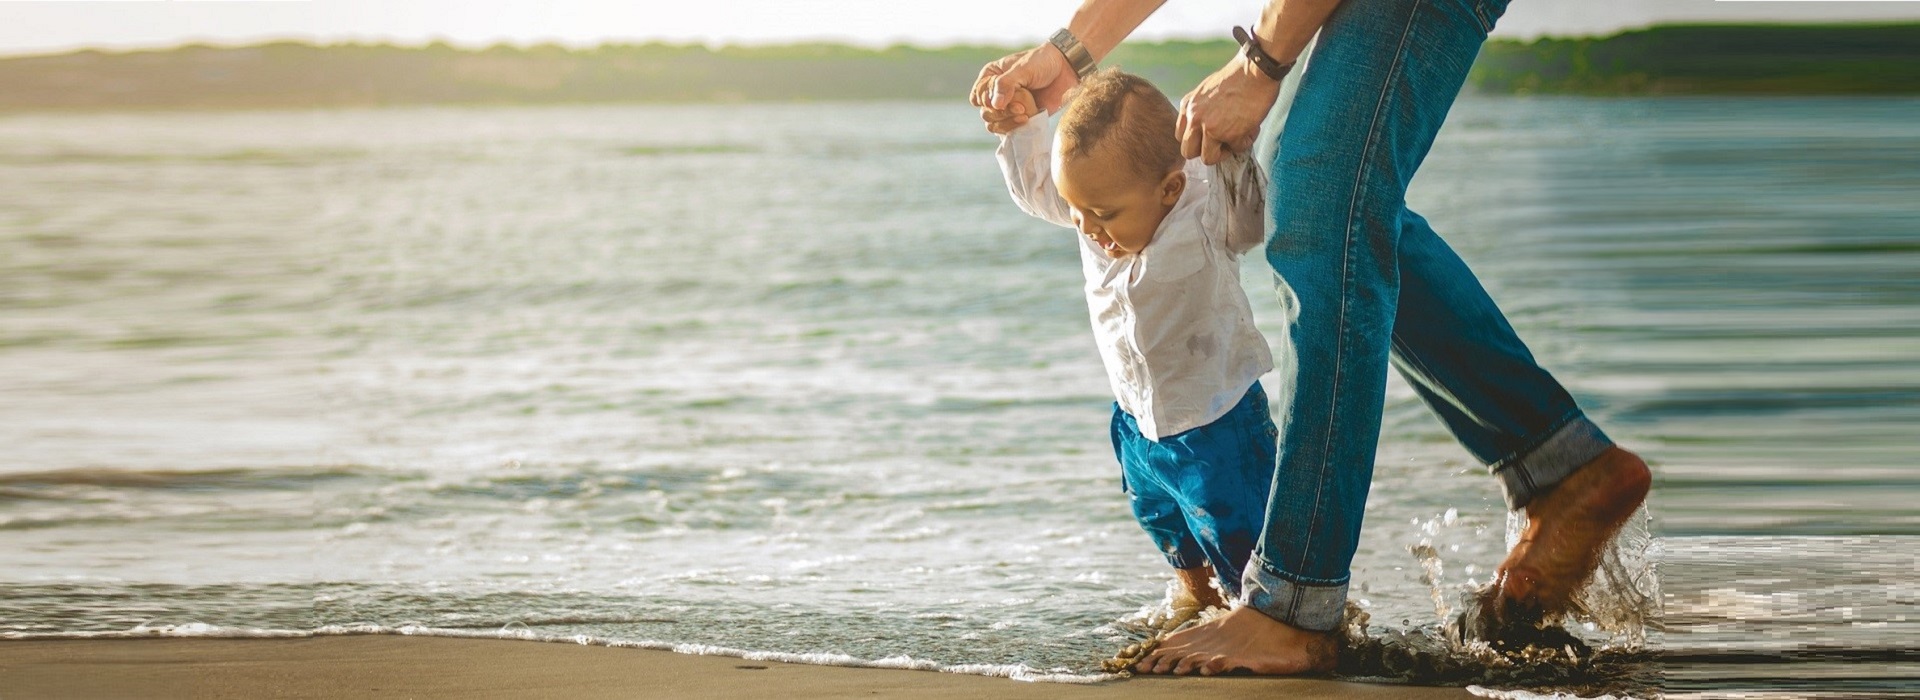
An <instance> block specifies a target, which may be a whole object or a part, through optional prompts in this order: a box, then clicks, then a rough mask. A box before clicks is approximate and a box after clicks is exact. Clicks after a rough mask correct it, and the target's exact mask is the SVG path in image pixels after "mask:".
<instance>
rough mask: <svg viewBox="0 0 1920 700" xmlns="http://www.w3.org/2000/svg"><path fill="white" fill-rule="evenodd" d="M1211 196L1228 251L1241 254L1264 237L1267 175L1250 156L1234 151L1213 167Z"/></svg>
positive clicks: (1260, 241) (1265, 232) (1256, 245)
mask: <svg viewBox="0 0 1920 700" xmlns="http://www.w3.org/2000/svg"><path fill="white" fill-rule="evenodd" d="M1212 196H1213V200H1214V201H1213V202H1212V203H1211V206H1210V208H1211V209H1213V211H1214V212H1216V214H1217V215H1219V218H1220V219H1224V221H1221V222H1220V225H1222V226H1223V227H1224V228H1225V229H1226V234H1227V235H1226V238H1225V240H1226V244H1227V249H1228V250H1231V251H1233V253H1234V254H1235V255H1244V254H1246V252H1247V251H1250V250H1253V249H1254V248H1256V247H1259V245H1260V244H1261V243H1262V242H1264V241H1265V240H1266V239H1267V176H1266V174H1265V173H1263V172H1261V171H1260V164H1258V163H1255V162H1253V157H1252V156H1249V155H1247V154H1245V153H1234V154H1232V155H1230V156H1228V157H1227V159H1226V160H1223V161H1220V164H1218V165H1215V166H1213V192H1212Z"/></svg>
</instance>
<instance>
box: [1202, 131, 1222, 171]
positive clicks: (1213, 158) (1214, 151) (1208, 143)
mask: <svg viewBox="0 0 1920 700" xmlns="http://www.w3.org/2000/svg"><path fill="white" fill-rule="evenodd" d="M1220 145H1221V144H1220V142H1219V141H1217V140H1215V139H1214V138H1213V137H1211V136H1204V137H1201V139H1200V162H1203V163H1206V164H1207V165H1213V164H1215V163H1218V162H1220V155H1221V154H1220Z"/></svg>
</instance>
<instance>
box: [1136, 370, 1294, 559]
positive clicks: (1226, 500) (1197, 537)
mask: <svg viewBox="0 0 1920 700" xmlns="http://www.w3.org/2000/svg"><path fill="white" fill-rule="evenodd" d="M1112 432H1113V455H1114V457H1116V458H1118V459H1119V460H1120V478H1121V482H1120V483H1121V488H1123V489H1125V490H1126V492H1127V494H1128V495H1129V496H1130V497H1131V499H1132V501H1133V516H1134V518H1136V519H1138V520H1139V521H1140V527H1141V529H1144V530H1146V531H1147V535H1148V536H1149V537H1152V538H1153V544H1154V546H1155V547H1157V548H1159V550H1160V552H1161V553H1162V554H1165V555H1166V557H1167V563H1168V564H1172V565H1173V567H1174V568H1176V569H1191V568H1194V567H1197V566H1199V565H1201V564H1212V565H1213V573H1214V576H1215V578H1217V579H1219V581H1220V586H1221V589H1222V590H1224V591H1226V592H1227V594H1228V595H1229V596H1238V595H1239V594H1240V573H1241V571H1242V570H1244V569H1245V568H1246V566H1247V559H1248V558H1249V557H1251V556H1253V547H1254V544H1255V543H1257V542H1258V541H1259V539H1260V533H1261V532H1262V531H1264V529H1265V525H1266V518H1267V495H1268V494H1269V493H1270V492H1271V491H1272V490H1273V472H1274V469H1275V466H1274V452H1275V451H1276V450H1277V449H1278V441H1279V437H1280V429H1279V428H1278V427H1276V426H1275V425H1274V423H1273V416H1272V415H1270V414H1269V413H1268V412H1267V393H1266V391H1264V390H1262V389H1261V388H1260V383H1259V382H1254V383H1253V387H1252V388H1250V389H1248V390H1247V395H1246V396H1244V397H1241V399H1240V403H1238V404H1235V405H1234V407H1233V408H1232V409H1230V410H1228V411H1227V413H1226V415H1224V416H1221V417H1220V419H1219V420H1216V421H1214V422H1212V423H1208V424H1206V425H1203V426H1200V427H1198V428H1194V429H1192V430H1188V431H1186V432H1183V433H1178V434H1175V435H1169V436H1167V437H1164V438H1161V439H1160V441H1159V442H1154V441H1152V440H1148V439H1147V438H1146V436H1144V435H1141V434H1140V426H1139V425H1138V424H1136V423H1135V422H1134V419H1133V416H1130V415H1127V412H1126V411H1122V410H1120V405H1119V404H1117V403H1116V404H1114V407H1113V430H1112Z"/></svg>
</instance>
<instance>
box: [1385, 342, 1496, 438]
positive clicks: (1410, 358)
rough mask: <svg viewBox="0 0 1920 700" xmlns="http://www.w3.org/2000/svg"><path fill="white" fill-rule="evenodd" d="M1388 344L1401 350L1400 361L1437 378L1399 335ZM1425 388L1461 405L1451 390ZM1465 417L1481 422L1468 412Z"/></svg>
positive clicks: (1456, 395) (1430, 368)
mask: <svg viewBox="0 0 1920 700" xmlns="http://www.w3.org/2000/svg"><path fill="white" fill-rule="evenodd" d="M1388 342H1389V343H1390V344H1391V345H1392V346H1393V347H1397V348H1401V351H1400V357H1401V359H1403V360H1405V361H1407V362H1409V363H1412V364H1413V365H1414V366H1415V367H1416V368H1418V369H1419V370H1420V371H1421V372H1422V373H1424V374H1426V375H1427V376H1429V377H1438V376H1439V375H1438V374H1435V373H1434V371H1433V367H1432V366H1430V365H1428V364H1427V362H1426V360H1423V359H1420V356H1419V355H1418V354H1416V353H1414V352H1413V351H1412V348H1413V346H1411V345H1408V344H1406V343H1404V342H1401V340H1400V334H1399V333H1397V332H1396V333H1393V334H1392V335H1390V336H1389V340H1388ZM1427 388H1428V390H1429V391H1434V392H1435V393H1441V392H1445V394H1446V397H1447V400H1448V401H1450V402H1452V403H1453V404H1454V405H1456V406H1458V405H1460V404H1461V401H1460V396H1459V395H1458V394H1455V393H1453V390H1452V389H1450V388H1448V387H1446V386H1445V385H1436V386H1429V387H1427ZM1467 415H1468V416H1470V417H1472V418H1473V419H1474V421H1475V422H1481V421H1480V418H1479V417H1478V416H1473V414H1472V413H1470V412H1469V413H1468V414H1467ZM1482 425H1484V423H1482Z"/></svg>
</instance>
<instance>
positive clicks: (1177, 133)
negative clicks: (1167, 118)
mask: <svg viewBox="0 0 1920 700" xmlns="http://www.w3.org/2000/svg"><path fill="white" fill-rule="evenodd" d="M1192 101H1193V93H1191V92H1189V93H1187V95H1186V96H1185V97H1182V98H1180V115H1179V116H1177V117H1175V118H1174V120H1173V137H1174V138H1176V139H1180V140H1182V141H1185V140H1186V139H1187V103H1189V102H1192Z"/></svg>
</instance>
